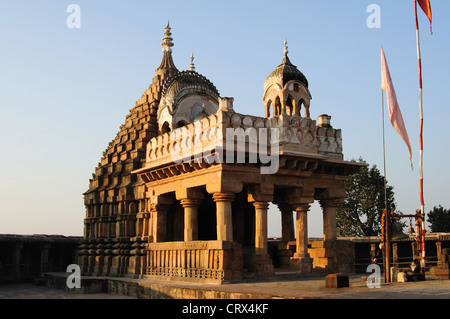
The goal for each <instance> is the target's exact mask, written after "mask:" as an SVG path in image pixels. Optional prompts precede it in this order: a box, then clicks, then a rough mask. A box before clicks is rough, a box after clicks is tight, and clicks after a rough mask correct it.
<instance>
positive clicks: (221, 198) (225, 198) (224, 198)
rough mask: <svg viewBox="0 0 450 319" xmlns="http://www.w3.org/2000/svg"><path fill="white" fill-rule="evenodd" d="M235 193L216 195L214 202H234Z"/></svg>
mask: <svg viewBox="0 0 450 319" xmlns="http://www.w3.org/2000/svg"><path fill="white" fill-rule="evenodd" d="M235 196H236V195H235V194H234V193H214V194H213V200H214V201H215V202H216V203H217V202H232V201H234V198H235Z"/></svg>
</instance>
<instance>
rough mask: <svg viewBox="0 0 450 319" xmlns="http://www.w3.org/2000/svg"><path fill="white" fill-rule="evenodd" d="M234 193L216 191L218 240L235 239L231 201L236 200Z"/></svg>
mask: <svg viewBox="0 0 450 319" xmlns="http://www.w3.org/2000/svg"><path fill="white" fill-rule="evenodd" d="M234 197H235V195H234V194H233V193H214V194H213V200H214V201H215V202H216V214H217V240H228V241H232V240H233V221H232V212H231V203H232V202H233V200H234Z"/></svg>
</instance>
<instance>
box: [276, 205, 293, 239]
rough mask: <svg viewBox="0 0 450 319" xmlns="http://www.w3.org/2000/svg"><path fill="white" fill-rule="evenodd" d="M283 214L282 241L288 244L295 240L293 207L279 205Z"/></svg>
mask: <svg viewBox="0 0 450 319" xmlns="http://www.w3.org/2000/svg"><path fill="white" fill-rule="evenodd" d="M278 209H279V210H280V212H281V241H283V242H288V241H291V240H295V231H294V217H293V214H292V207H291V206H290V205H288V204H285V203H280V204H278Z"/></svg>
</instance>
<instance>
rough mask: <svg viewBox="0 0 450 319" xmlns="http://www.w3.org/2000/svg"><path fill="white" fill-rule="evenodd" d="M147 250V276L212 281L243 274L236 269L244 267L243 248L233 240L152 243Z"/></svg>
mask: <svg viewBox="0 0 450 319" xmlns="http://www.w3.org/2000/svg"><path fill="white" fill-rule="evenodd" d="M146 250H147V268H146V269H147V270H146V275H147V276H157V277H159V278H161V277H162V278H163V279H171V278H172V277H176V278H177V279H185V280H190V279H194V280H203V281H210V282H223V281H228V280H232V278H233V276H239V275H240V276H242V274H237V273H236V272H234V273H233V270H236V271H239V270H240V269H242V268H241V267H242V248H241V246H240V245H239V244H237V243H233V242H230V241H217V240H214V241H189V242H162V243H149V244H147V247H146ZM239 263H240V264H239ZM236 264H239V265H236ZM234 265H236V267H233V266H234ZM239 266H240V267H239ZM234 268H236V269H234Z"/></svg>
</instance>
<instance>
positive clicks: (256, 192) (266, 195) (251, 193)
mask: <svg viewBox="0 0 450 319" xmlns="http://www.w3.org/2000/svg"><path fill="white" fill-rule="evenodd" d="M273 192H274V186H273V185H271V184H256V185H249V186H248V187H247V194H248V195H247V197H248V201H249V202H250V203H251V202H271V201H273Z"/></svg>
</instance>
